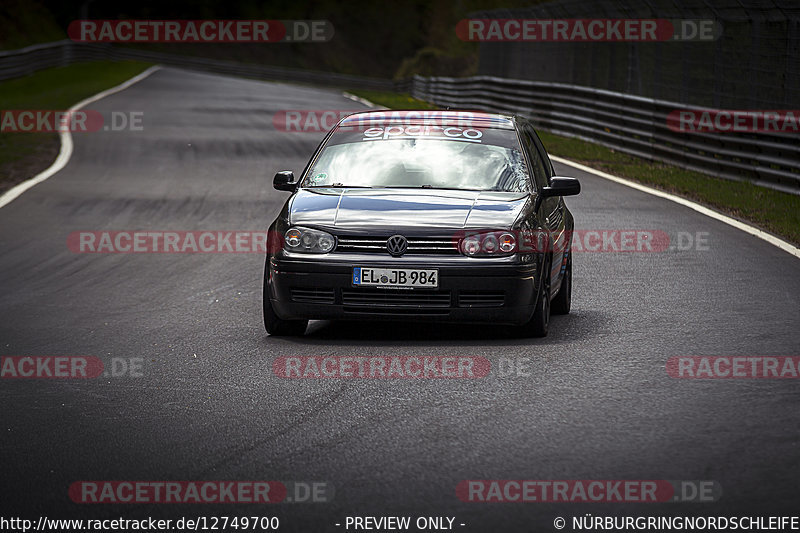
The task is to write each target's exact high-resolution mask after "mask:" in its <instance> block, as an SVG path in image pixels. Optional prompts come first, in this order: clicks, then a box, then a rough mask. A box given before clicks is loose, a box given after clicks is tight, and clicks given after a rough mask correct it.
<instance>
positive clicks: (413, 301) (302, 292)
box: [265, 254, 539, 325]
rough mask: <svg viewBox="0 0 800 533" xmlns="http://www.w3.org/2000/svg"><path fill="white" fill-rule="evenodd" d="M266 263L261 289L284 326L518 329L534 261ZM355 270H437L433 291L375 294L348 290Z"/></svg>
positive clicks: (533, 290)
mask: <svg viewBox="0 0 800 533" xmlns="http://www.w3.org/2000/svg"><path fill="white" fill-rule="evenodd" d="M298 255H299V254H292V255H291V256H290V257H286V256H285V255H284V254H279V256H273V257H271V258H270V259H269V260H268V264H267V273H266V279H265V283H267V284H268V291H265V292H266V294H268V295H269V297H270V301H271V304H272V307H273V309H274V311H275V312H276V313H277V315H278V316H279V317H281V318H283V319H285V320H290V319H309V320H404V319H407V320H425V321H440V322H462V323H494V324H511V325H520V324H524V323H526V322H527V321H528V320H530V318H531V316H532V315H533V311H534V308H535V303H536V300H537V298H536V297H537V290H538V287H539V283H538V281H539V280H538V276H537V264H536V262H535V261H531V262H527V263H521V262H519V261H518V260H517V259H516V258H514V257H511V258H493V259H489V260H485V259H483V260H482V259H474V258H466V257H447V258H427V257H420V258H413V257H410V256H405V257H403V258H399V259H387V258H385V257H381V258H378V257H375V256H369V255H360V254H359V255H355V254H349V257H333V254H331V255H330V256H324V257H313V256H300V257H298ZM354 267H377V268H420V269H432V268H435V269H438V271H439V287H438V288H437V289H423V288H414V289H378V288H372V287H358V286H354V285H353V284H352V279H353V268H354Z"/></svg>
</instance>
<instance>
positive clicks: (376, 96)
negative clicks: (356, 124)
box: [349, 91, 439, 109]
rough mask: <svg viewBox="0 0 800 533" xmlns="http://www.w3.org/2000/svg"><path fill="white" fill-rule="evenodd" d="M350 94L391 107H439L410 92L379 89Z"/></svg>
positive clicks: (351, 92)
mask: <svg viewBox="0 0 800 533" xmlns="http://www.w3.org/2000/svg"><path fill="white" fill-rule="evenodd" d="M349 92H350V94H354V95H356V96H360V97H361V98H366V99H367V100H369V101H370V102H372V103H373V104H378V105H382V106H384V107H388V108H389V109H439V106H435V105H433V104H429V103H428V102H425V101H423V100H417V99H416V98H413V97H412V96H410V95H408V94H399V93H386V92H379V91H349Z"/></svg>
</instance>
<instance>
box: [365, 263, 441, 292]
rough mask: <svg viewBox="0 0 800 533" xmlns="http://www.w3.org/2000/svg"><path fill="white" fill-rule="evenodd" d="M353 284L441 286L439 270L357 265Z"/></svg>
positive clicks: (373, 285)
mask: <svg viewBox="0 0 800 533" xmlns="http://www.w3.org/2000/svg"><path fill="white" fill-rule="evenodd" d="M353 285H358V286H362V287H392V288H394V287H396V288H415V287H420V288H427V289H435V288H437V287H439V271H438V270H436V269H432V270H427V269H416V268H369V267H355V268H354V269H353Z"/></svg>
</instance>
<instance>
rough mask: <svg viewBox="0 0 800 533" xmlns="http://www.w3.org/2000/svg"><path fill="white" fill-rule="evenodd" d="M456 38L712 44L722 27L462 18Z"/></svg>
mask: <svg viewBox="0 0 800 533" xmlns="http://www.w3.org/2000/svg"><path fill="white" fill-rule="evenodd" d="M456 35H457V36H458V38H459V39H461V40H462V41H488V42H497V41H524V42H620V41H621V42H664V41H714V40H716V39H719V37H720V36H721V35H722V25H721V24H720V23H719V22H717V21H714V20H708V19H606V18H597V19H462V20H460V21H459V22H458V24H456Z"/></svg>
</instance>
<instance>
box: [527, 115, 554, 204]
mask: <svg viewBox="0 0 800 533" xmlns="http://www.w3.org/2000/svg"><path fill="white" fill-rule="evenodd" d="M538 140H539V139H538V138H537V137H536V133H534V131H533V128H532V127H530V126H529V125H527V124H526V125H525V126H523V128H522V141H523V143H525V148H526V149H527V151H528V156H529V157H530V163H531V167H532V168H531V172H532V173H533V178H534V180H535V181H536V188H537V189H538V190H540V191H541V190H542V189H543V188H544V187H547V185H548V184H549V183H550V171H549V170H550V169H549V166H550V165H549V162H548V163H546V162H545V161H544V160H543V159H542V155H541V153H540V151H539V147H538V146H537V141H538Z"/></svg>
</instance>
